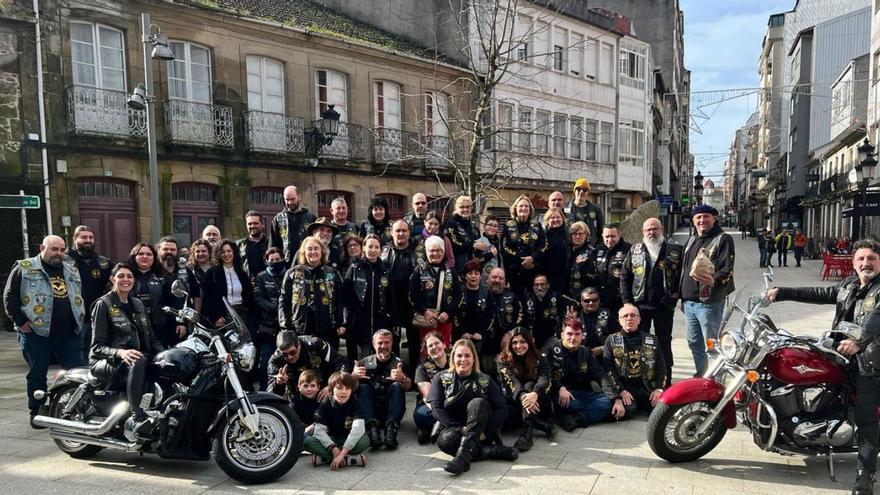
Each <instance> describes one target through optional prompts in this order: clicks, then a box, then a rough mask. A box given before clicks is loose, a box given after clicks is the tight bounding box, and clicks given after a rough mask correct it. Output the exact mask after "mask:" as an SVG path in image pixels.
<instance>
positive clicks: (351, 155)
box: [313, 121, 370, 161]
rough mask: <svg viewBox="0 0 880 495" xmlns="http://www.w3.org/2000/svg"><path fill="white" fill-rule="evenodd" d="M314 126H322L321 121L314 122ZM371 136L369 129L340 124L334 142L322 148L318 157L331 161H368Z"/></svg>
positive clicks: (345, 123) (344, 123)
mask: <svg viewBox="0 0 880 495" xmlns="http://www.w3.org/2000/svg"><path fill="white" fill-rule="evenodd" d="M313 125H314V126H316V127H317V126H320V121H316V122H313ZM369 136H370V132H369V129H366V128H364V127H361V126H359V125H357V124H349V123H347V122H340V123H339V127H338V130H337V133H336V136H335V137H334V138H333V142H332V143H330V144H328V145H325V146H322V147H321V150H320V152H319V153H318V157H319V158H325V159H330V160H362V161H363V160H366V159H367V140H368V139H369Z"/></svg>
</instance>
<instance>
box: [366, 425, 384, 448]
mask: <svg viewBox="0 0 880 495" xmlns="http://www.w3.org/2000/svg"><path fill="white" fill-rule="evenodd" d="M367 437H368V438H369V439H370V448H373V449H378V448H379V447H381V446H382V435H380V434H379V424H378V423H376V421H375V420H373V421H370V422H368V423H367Z"/></svg>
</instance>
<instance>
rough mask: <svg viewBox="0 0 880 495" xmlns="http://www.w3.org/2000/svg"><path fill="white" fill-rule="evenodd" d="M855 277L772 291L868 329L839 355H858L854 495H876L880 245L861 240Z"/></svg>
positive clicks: (879, 432)
mask: <svg viewBox="0 0 880 495" xmlns="http://www.w3.org/2000/svg"><path fill="white" fill-rule="evenodd" d="M852 263H853V270H854V272H855V274H853V275H850V276H849V277H847V278H845V279H844V280H843V281H842V282H841V283H840V284H839V285H837V286H830V287H774V288H772V289H770V290H769V291H767V299H768V301H769V302H774V301H799V302H805V303H815V304H836V306H837V308H836V310H835V313H834V322H833V326H837V324H838V323H840V322H841V321H846V322H850V323H855V324H857V325H862V324H864V325H865V329H864V331H863V332H862V337H861V338H860V339H859V340H854V339H846V340H843V341H841V342H840V344H838V346H837V351H838V352H840V353H841V354H845V355H847V356H850V355H857V357H856V359H857V360H858V363H859V376H858V377H857V379H856V396H857V397H858V399H857V400H856V402H855V422H856V439H857V441H858V445H859V454H858V462H857V470H858V472H857V476H856V483H855V486H854V487H853V491H852V493H854V494H859V495H861V494H871V493H873V486H874V471H875V469H876V466H877V454H878V450H880V449H878V447H880V445H878V444H880V439H878V436H880V424H878V419H877V413H876V411H877V407H878V405H880V340H878V339H877V337H878V336H880V314H878V306H877V297H878V295H880V277H878V276H877V275H878V274H880V243H877V242H876V241H873V240H869V239H866V240H861V241H858V242H856V243H855V245H854V246H853V258H852Z"/></svg>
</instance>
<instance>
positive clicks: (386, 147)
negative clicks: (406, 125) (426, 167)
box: [373, 127, 425, 163]
mask: <svg viewBox="0 0 880 495" xmlns="http://www.w3.org/2000/svg"><path fill="white" fill-rule="evenodd" d="M424 156H425V147H424V146H423V145H422V143H421V142H420V141H419V135H418V134H416V133H415V132H409V131H401V130H399V129H387V128H384V127H379V128H376V129H373V160H374V161H375V162H376V163H400V162H404V161H420V160H421V159H423V158H424Z"/></svg>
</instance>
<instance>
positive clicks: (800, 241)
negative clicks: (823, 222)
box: [794, 229, 807, 266]
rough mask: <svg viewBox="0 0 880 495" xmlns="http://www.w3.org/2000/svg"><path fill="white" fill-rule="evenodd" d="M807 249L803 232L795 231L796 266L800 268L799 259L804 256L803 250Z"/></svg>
mask: <svg viewBox="0 0 880 495" xmlns="http://www.w3.org/2000/svg"><path fill="white" fill-rule="evenodd" d="M806 247H807V236H806V235H804V231H802V230H801V229H796V230H795V231H794V260H795V262H796V263H797V265H796V266H801V258H803V256H804V249H806Z"/></svg>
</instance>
